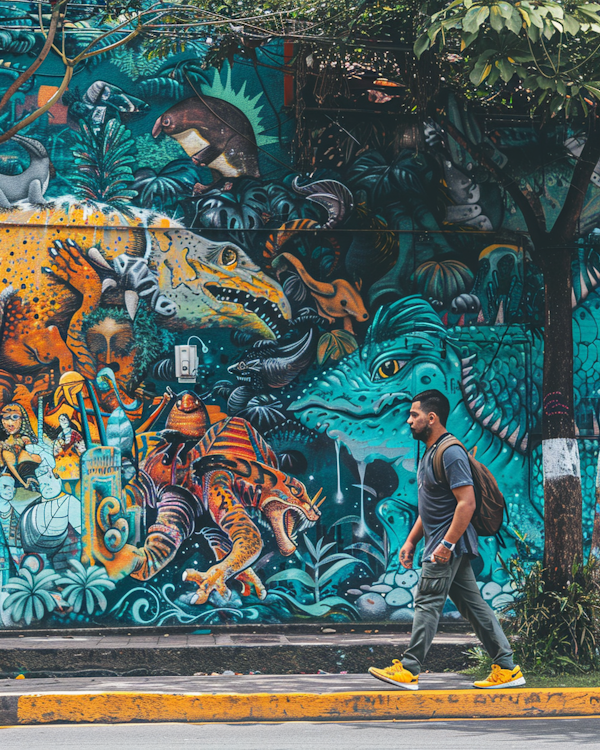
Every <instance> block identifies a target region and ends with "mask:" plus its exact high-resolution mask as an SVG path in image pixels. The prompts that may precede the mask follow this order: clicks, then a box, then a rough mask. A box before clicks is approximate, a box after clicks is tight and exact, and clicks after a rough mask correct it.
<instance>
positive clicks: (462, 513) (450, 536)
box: [411, 484, 476, 563]
mask: <svg viewBox="0 0 600 750" xmlns="http://www.w3.org/2000/svg"><path fill="white" fill-rule="evenodd" d="M452 494H453V495H454V497H455V498H456V510H455V511H454V518H453V519H452V523H451V524H450V528H449V529H448V531H447V532H446V535H445V536H444V539H445V540H446V541H447V542H450V544H456V542H458V540H459V539H460V538H461V536H462V535H463V534H464V533H465V531H466V530H467V526H468V525H469V524H470V523H471V519H472V518H473V513H475V507H476V503H475V490H474V489H473V485H472V484H466V485H463V486H462V487H455V488H454V489H453V490H452ZM411 533H412V532H411ZM451 556H452V552H450V550H449V549H448V548H447V547H444V545H443V544H438V546H437V547H436V548H435V550H434V552H433V555H432V557H433V559H434V560H435V562H440V563H445V562H448V561H449V560H450V557H451Z"/></svg>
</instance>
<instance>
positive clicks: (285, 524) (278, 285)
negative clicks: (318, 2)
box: [0, 21, 600, 628]
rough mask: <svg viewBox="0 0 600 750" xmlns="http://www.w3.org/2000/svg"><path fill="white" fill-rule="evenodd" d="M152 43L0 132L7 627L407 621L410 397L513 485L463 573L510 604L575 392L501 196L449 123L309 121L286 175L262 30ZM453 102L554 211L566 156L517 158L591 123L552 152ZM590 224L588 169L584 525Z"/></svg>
mask: <svg viewBox="0 0 600 750" xmlns="http://www.w3.org/2000/svg"><path fill="white" fill-rule="evenodd" d="M85 23H86V22H83V21H82V22H81V24H83V25H82V27H81V28H82V31H81V34H82V38H83V37H84V36H85V35H84V33H83V32H84V31H85ZM77 34H78V32H74V34H73V35H72V36H71V37H70V41H69V43H70V44H74V45H76V44H78V43H80V42H78V36H77ZM30 36H31V37H32V39H33V41H32V44H31V46H30V47H28V48H27V49H25V51H22V50H21V54H20V55H19V56H15V55H14V54H12V53H11V51H10V50H9V49H8V48H7V49H6V50H5V54H6V61H7V63H6V64H5V65H4V67H0V80H1V78H2V76H6V77H7V80H9V79H10V80H12V79H13V78H14V70H15V69H19V65H22V64H23V61H24V59H25V58H27V56H28V55H29V56H31V55H34V54H35V49H36V46H35V44H36V43H37V42H36V37H35V35H33V34H31V35H30ZM0 43H2V44H3V43H4V37H3V38H2V39H0ZM140 45H142V43H141V42H140V43H138V42H136V43H135V44H134V45H133V46H129V47H122V48H119V49H115V50H113V51H112V52H110V53H106V54H103V55H101V56H99V57H97V58H94V59H93V61H89V62H88V63H87V64H86V65H85V66H82V68H81V70H79V71H78V72H77V74H76V75H75V76H74V78H73V81H72V82H71V84H70V86H69V89H68V91H67V92H66V93H65V94H64V95H63V96H62V98H61V100H60V102H59V103H57V104H56V105H55V106H54V107H52V109H50V110H49V112H48V113H46V114H45V115H44V116H42V117H41V118H39V119H37V120H35V121H34V122H33V123H32V124H31V125H30V126H29V127H28V128H26V129H25V130H24V131H23V132H22V133H20V134H19V135H16V136H14V137H13V138H12V139H11V140H10V141H8V142H7V143H5V144H3V145H1V146H0V237H1V238H2V241H1V243H0V427H1V435H0V622H1V623H2V627H4V628H20V627H63V626H64V627H77V626H81V627H84V626H89V625H94V626H100V625H114V624H126V625H127V626H134V625H157V626H160V625H172V624H188V625H191V624H196V623H197V624H203V623H207V624H226V623H239V622H265V623H276V622H287V621H292V620H307V619H308V620H319V619H320V620H323V621H325V620H327V621H333V622H342V621H352V620H361V619H362V620H365V621H388V620H391V621H408V620H410V619H411V617H412V606H413V605H412V602H413V593H414V591H415V586H416V584H417V581H418V576H419V568H416V569H415V570H404V569H403V568H399V566H398V561H397V553H398V549H399V546H400V545H401V544H402V543H403V541H404V538H405V536H406V533H407V531H408V529H409V528H410V527H411V525H412V523H413V521H414V518H415V515H416V483H415V480H416V473H415V472H416V465H417V463H418V460H419V445H418V444H417V443H415V442H414V441H413V440H412V438H411V435H410V431H409V429H408V426H407V425H406V418H407V415H408V407H409V405H410V403H411V397H412V395H413V394H415V393H416V392H418V391H421V390H423V389H425V388H439V389H440V390H442V391H443V392H444V393H446V394H447V395H448V398H449V399H450V402H451V407H452V413H451V417H450V422H449V427H450V429H451V430H452V431H453V432H454V433H455V434H456V435H457V436H458V437H459V438H460V439H461V440H463V441H464V443H465V445H467V446H468V447H469V448H470V449H476V450H477V458H478V459H479V460H481V461H483V462H484V463H485V464H486V465H487V466H489V468H490V469H491V470H492V471H493V473H494V474H495V476H496V477H497V479H498V481H499V484H500V486H501V488H502V490H503V492H504V493H505V495H506V497H507V501H508V507H509V511H510V519H509V521H508V522H507V524H506V525H505V527H504V528H503V532H502V537H503V541H502V540H501V541H499V540H497V539H495V538H482V539H481V552H482V554H481V556H480V558H479V559H478V560H477V561H476V562H475V566H476V572H477V575H478V580H479V581H480V584H481V586H482V592H483V596H484V598H485V599H486V600H488V601H489V602H490V603H491V604H492V606H494V607H496V608H498V607H501V606H502V605H504V604H506V603H507V602H508V601H510V599H511V596H512V593H511V587H510V584H509V582H508V578H507V576H506V573H505V571H504V569H503V567H502V564H501V558H502V559H503V560H508V558H509V557H510V556H511V555H513V554H515V552H516V550H517V548H519V550H521V551H522V549H523V548H524V546H525V545H526V546H528V548H529V554H531V556H532V557H539V556H540V555H541V552H542V548H543V538H542V533H543V522H542V519H543V494H542V484H541V449H540V415H541V409H542V408H546V409H560V408H561V405H560V399H559V398H558V397H557V398H556V399H555V400H554V401H549V402H548V403H546V404H544V405H542V403H541V366H542V355H543V343H542V334H541V328H540V326H541V322H542V318H543V316H542V312H543V283H542V278H541V274H540V272H539V270H538V269H537V268H536V267H535V265H534V264H533V263H532V262H531V259H530V256H529V253H528V245H527V239H526V236H525V235H524V233H523V232H522V228H523V227H522V222H521V221H520V217H519V214H518V212H517V210H516V208H515V207H514V205H513V204H512V203H511V201H510V200H509V199H508V197H507V196H506V195H504V194H503V193H502V191H501V190H500V188H499V187H498V186H497V185H496V184H494V183H492V182H490V181H489V179H487V178H486V175H485V174H482V173H481V172H480V170H479V169H478V167H477V165H476V164H474V163H473V162H472V161H471V159H470V157H469V156H468V154H466V153H465V152H463V151H462V150H461V149H460V147H459V146H458V145H457V144H456V143H455V142H454V141H453V140H452V139H451V138H449V137H448V136H447V135H446V133H445V132H444V130H443V129H442V128H441V127H440V126H439V125H438V124H437V123H436V122H434V121H427V122H420V121H417V120H416V119H411V118H407V117H404V118H402V117H400V118H396V120H395V122H396V124H395V125H394V126H393V128H391V129H389V128H388V130H387V132H383V130H382V129H380V130H378V129H377V128H376V127H373V128H371V131H369V132H367V130H366V129H365V128H364V127H363V124H362V123H361V122H357V123H356V124H355V125H352V122H351V121H350V119H348V118H347V119H346V120H344V124H343V126H342V125H341V124H340V123H339V121H337V120H334V119H332V118H329V120H330V122H329V123H328V124H325V125H323V124H322V122H321V121H319V122H316V123H315V124H314V127H312V131H311V133H310V143H311V144H312V146H311V157H310V158H311V159H312V168H311V171H310V173H307V172H304V171H300V170H298V169H296V168H295V167H294V159H293V154H294V138H295V129H294V111H293V109H290V108H289V107H287V106H286V105H285V104H284V97H283V90H284V73H283V72H282V67H281V65H280V64H279V65H277V64H273V62H274V61H277V60H279V58H281V60H279V62H280V63H281V62H282V60H283V50H282V48H280V46H279V45H278V43H275V42H273V43H271V44H270V45H267V47H266V48H265V49H262V48H261V49H258V50H257V51H256V55H257V57H256V59H257V61H258V62H259V63H261V62H262V63H264V65H263V66H262V67H261V65H254V66H249V65H242V64H233V66H231V65H229V64H225V66H224V68H223V69H222V70H221V71H220V72H218V71H216V70H215V69H213V68H205V67H204V66H203V54H204V50H203V47H202V45H201V44H198V43H194V42H190V45H189V46H188V48H186V49H185V51H183V52H179V53H178V54H176V55H173V56H172V57H167V58H164V59H160V58H156V57H154V58H151V59H147V58H146V57H144V54H143V52H144V49H143V46H140ZM267 56H268V57H267ZM9 63H11V64H13V67H11V65H10V64H9ZM55 72H56V71H54V70H53V69H52V66H51V65H50V66H49V69H48V70H47V71H46V72H45V73H44V76H42V75H41V74H36V75H35V76H34V77H33V78H32V79H30V81H29V82H28V85H27V86H26V87H24V89H22V90H21V91H20V92H19V93H17V95H16V96H15V97H13V100H12V102H11V106H10V107H9V108H7V110H6V111H5V113H3V114H2V115H0V125H1V126H2V128H3V129H6V128H7V127H8V126H9V125H11V124H12V123H13V122H15V121H16V120H18V119H21V118H22V117H23V116H24V114H26V113H27V112H30V111H32V110H33V109H35V108H36V107H38V106H40V104H41V103H44V102H46V101H48V99H49V97H50V96H51V95H52V93H54V92H55V91H56V89H57V85H58V83H57V81H58V76H59V74H58V72H56V75H54V73H55ZM53 84H56V85H53ZM388 98H390V97H388ZM380 104H381V102H380ZM382 106H383V105H382ZM446 108H447V111H448V113H449V116H451V118H452V120H453V122H454V124H455V125H456V126H457V127H459V128H460V129H462V130H463V132H466V131H467V130H468V132H469V133H470V137H471V138H474V139H475V140H477V141H478V142H482V143H483V142H485V144H486V145H487V147H488V149H489V151H490V153H491V154H492V155H493V158H494V159H496V160H498V161H499V162H501V161H502V160H504V159H506V156H507V154H509V155H511V156H515V155H517V156H518V155H519V154H521V155H522V156H523V159H522V163H523V180H528V179H530V178H529V177H528V175H530V174H534V177H532V178H531V180H532V184H534V187H535V188H536V190H538V193H539V196H540V200H541V201H542V202H544V205H545V206H547V207H549V208H552V207H558V205H559V202H560V199H561V198H562V196H563V195H564V192H565V190H566V183H564V182H563V176H564V174H566V172H567V171H568V168H569V166H568V162H561V161H560V160H554V164H555V166H554V167H552V168H548V169H547V170H546V171H545V172H544V175H543V179H541V178H539V177H538V176H535V175H537V174H538V172H536V171H535V170H534V168H533V167H532V163H533V161H534V160H535V158H537V157H536V154H538V155H539V154H541V153H546V154H548V153H549V151H548V149H549V148H555V149H556V151H557V153H558V152H559V151H560V149H561V148H563V147H564V144H565V141H567V146H568V142H569V141H568V139H571V141H573V139H575V140H576V139H577V138H578V137H579V134H577V133H561V132H558V131H557V132H556V133H553V138H554V141H552V143H550V144H549V142H548V141H546V142H544V143H543V144H541V143H540V142H539V138H538V135H536V132H535V131H534V130H533V129H530V128H528V127H526V126H522V127H521V126H517V125H511V126H506V127H497V128H490V127H489V123H487V124H485V127H484V124H482V123H481V121H480V120H478V119H477V117H475V116H474V115H472V114H470V113H468V112H467V111H466V110H465V109H464V108H462V107H460V106H459V105H458V104H457V103H456V102H455V101H453V100H448V102H447V107H446ZM561 139H562V140H561ZM573 142H574V141H573ZM304 146H306V144H304ZM565 153H567V152H566V151H565ZM548 158H550V157H548ZM561 170H562V171H561ZM599 215H600V188H599V187H598V186H596V184H595V183H592V184H591V185H590V191H589V195H588V203H587V208H586V211H585V221H584V222H582V228H581V241H580V246H579V256H578V258H576V259H575V260H574V270H575V274H574V278H575V288H574V295H573V308H574V313H573V326H574V332H575V340H576V352H575V359H576V365H575V394H576V403H577V423H578V428H579V435H580V450H581V455H582V482H583V485H584V500H585V503H586V505H585V510H584V523H585V530H584V532H585V537H586V540H587V543H588V544H589V542H590V539H591V534H592V527H593V520H594V519H593V508H594V502H593V497H594V488H595V478H596V472H597V463H598V448H597V445H598V443H597V440H598V437H600V427H599V422H598V420H599V411H600V392H599V391H598V389H597V387H596V384H597V381H598V378H599V377H600V349H599V348H598V346H597V339H598V328H599V326H600V295H599V294H598V291H597V286H598V280H599V279H600V257H599V254H598V248H599V247H600V243H599V242H598V233H599V232H600V227H598V221H597V217H598V216H599ZM502 545H503V546H502ZM445 616H446V617H448V618H450V619H451V618H454V617H457V613H456V612H455V611H454V610H453V609H452V606H451V604H448V605H447V611H446V613H445Z"/></svg>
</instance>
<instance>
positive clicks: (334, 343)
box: [317, 329, 358, 365]
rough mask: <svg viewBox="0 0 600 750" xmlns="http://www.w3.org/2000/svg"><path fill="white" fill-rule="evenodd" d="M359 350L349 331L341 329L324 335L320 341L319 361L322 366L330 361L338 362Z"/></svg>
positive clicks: (318, 348)
mask: <svg viewBox="0 0 600 750" xmlns="http://www.w3.org/2000/svg"><path fill="white" fill-rule="evenodd" d="M357 348H358V344H357V342H356V339H355V338H354V336H353V335H352V334H351V333H348V331H343V330H341V329H338V330H335V331H330V332H328V333H324V334H323V335H322V336H321V338H320V339H319V345H318V347H317V360H318V362H319V364H320V365H322V364H323V363H324V362H326V361H327V360H328V359H331V360H333V361H334V362H337V361H338V360H340V359H342V357H345V356H346V355H347V354H352V352H353V351H355V350H356V349H357Z"/></svg>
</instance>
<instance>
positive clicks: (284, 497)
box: [256, 467, 321, 556]
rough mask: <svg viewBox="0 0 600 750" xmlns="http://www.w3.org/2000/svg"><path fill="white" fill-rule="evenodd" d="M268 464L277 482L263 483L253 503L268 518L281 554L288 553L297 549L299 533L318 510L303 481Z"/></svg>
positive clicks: (314, 516)
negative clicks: (257, 498)
mask: <svg viewBox="0 0 600 750" xmlns="http://www.w3.org/2000/svg"><path fill="white" fill-rule="evenodd" d="M268 468H269V474H270V476H271V477H275V478H276V482H274V483H273V484H268V485H267V484H265V485H263V489H262V492H261V494H260V500H259V501H258V503H257V506H256V507H257V508H258V510H260V511H262V513H263V514H264V515H265V517H266V518H267V520H268V521H269V523H270V525H271V528H272V529H273V533H274V534H275V540H276V541H277V546H278V547H279V551H280V552H281V554H282V555H286V556H289V555H292V554H293V553H294V552H295V551H296V547H297V539H298V534H299V533H300V532H301V531H305V530H306V529H308V528H309V527H310V526H312V525H313V524H314V523H316V521H318V520H319V518H320V517H321V512H320V511H319V510H318V508H317V506H316V504H315V502H314V500H311V499H310V497H309V496H308V493H307V491H306V487H305V486H304V485H303V484H302V482H300V481H298V480H297V479H295V478H294V477H291V476H289V474H285V473H284V472H282V471H279V470H274V469H272V468H271V467H268ZM315 499H316V498H315Z"/></svg>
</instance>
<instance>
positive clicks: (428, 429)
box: [410, 425, 431, 443]
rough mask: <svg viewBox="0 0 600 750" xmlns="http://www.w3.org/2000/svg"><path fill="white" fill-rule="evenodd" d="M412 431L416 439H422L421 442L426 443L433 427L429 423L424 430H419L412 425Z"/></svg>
mask: <svg viewBox="0 0 600 750" xmlns="http://www.w3.org/2000/svg"><path fill="white" fill-rule="evenodd" d="M410 431H411V432H412V436H413V438H414V439H415V440H421V442H423V443H426V442H427V440H428V439H429V437H430V435H431V427H430V426H429V425H425V427H423V429H422V430H419V432H417V431H416V430H413V429H412V427H411V429H410Z"/></svg>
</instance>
